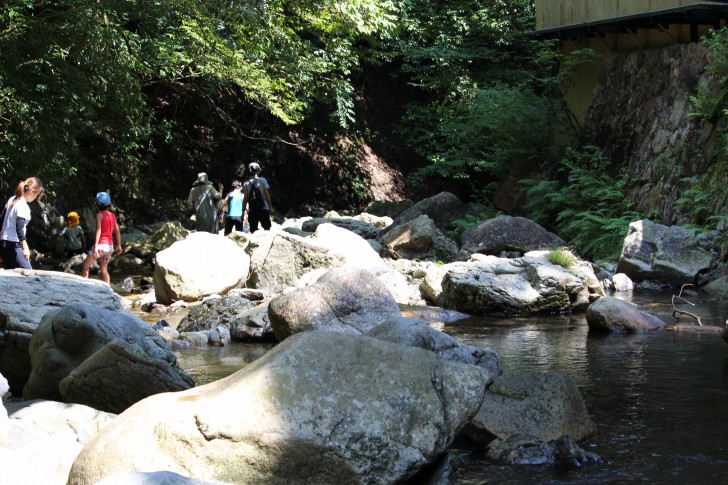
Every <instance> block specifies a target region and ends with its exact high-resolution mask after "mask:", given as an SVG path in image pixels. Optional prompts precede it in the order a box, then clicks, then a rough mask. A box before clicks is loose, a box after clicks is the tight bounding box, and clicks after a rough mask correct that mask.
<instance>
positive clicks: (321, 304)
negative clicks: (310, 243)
mask: <svg viewBox="0 0 728 485" xmlns="http://www.w3.org/2000/svg"><path fill="white" fill-rule="evenodd" d="M400 315H401V313H400V311H399V307H398V306H397V303H396V302H395V301H394V298H392V295H391V294H390V293H389V291H388V290H387V288H386V286H385V285H384V284H383V283H382V282H381V281H379V279H377V277H376V276H375V275H374V274H372V273H370V272H369V271H366V270H362V269H357V268H348V267H344V268H336V269H333V270H331V271H329V272H328V273H326V274H324V275H323V276H322V277H320V278H319V279H318V281H317V282H316V283H315V284H313V285H311V286H308V287H305V288H299V289H297V290H294V291H291V292H289V293H285V294H283V295H280V296H278V297H276V298H274V299H273V300H271V302H270V305H269V306H268V316H269V318H270V322H271V326H272V327H273V332H274V333H275V336H276V338H277V339H278V341H283V340H284V339H286V338H287V337H290V336H291V335H293V334H295V333H299V332H306V331H311V330H330V331H335V332H342V333H354V334H361V333H364V332H366V331H368V330H370V329H372V328H374V327H376V326H377V325H379V324H380V323H382V322H384V321H385V320H386V319H387V318H390V317H392V316H400Z"/></svg>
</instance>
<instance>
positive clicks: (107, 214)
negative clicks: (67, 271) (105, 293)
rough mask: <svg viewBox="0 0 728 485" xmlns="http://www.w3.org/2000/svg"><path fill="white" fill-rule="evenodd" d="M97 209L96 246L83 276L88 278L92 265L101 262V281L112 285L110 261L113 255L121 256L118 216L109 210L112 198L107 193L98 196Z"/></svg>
mask: <svg viewBox="0 0 728 485" xmlns="http://www.w3.org/2000/svg"><path fill="white" fill-rule="evenodd" d="M96 207H97V208H98V210H99V212H98V214H96V239H95V241H94V246H93V248H91V249H90V250H89V252H88V255H87V256H86V259H85V260H84V262H83V269H82V270H81V275H82V276H83V277H84V278H88V273H89V269H90V268H91V264H92V263H93V262H94V261H96V260H98V261H99V272H100V273H101V279H103V280H104V281H105V282H106V284H107V285H108V284H109V283H111V277H110V276H109V269H108V267H109V261H110V260H111V254H112V253H114V252H116V254H121V230H120V229H119V224H118V223H117V222H116V216H115V215H114V213H113V212H111V211H110V210H109V209H110V208H111V196H110V195H109V194H108V193H106V192H99V193H98V194H96ZM114 237H116V246H114Z"/></svg>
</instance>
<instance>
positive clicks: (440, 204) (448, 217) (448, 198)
mask: <svg viewBox="0 0 728 485" xmlns="http://www.w3.org/2000/svg"><path fill="white" fill-rule="evenodd" d="M464 212H465V204H463V201H461V200H460V199H459V198H458V197H457V196H456V195H455V194H451V193H450V192H440V193H439V194H437V195H433V196H432V197H428V198H427V199H423V200H421V201H419V202H417V203H416V204H415V205H413V206H412V207H410V208H409V209H406V210H405V211H403V212H402V213H401V214H399V215H398V216H397V217H395V218H394V221H393V222H392V225H391V226H389V227H388V228H387V229H385V231H383V233H382V234H381V235H384V233H386V232H389V231H390V230H392V229H393V228H394V227H396V226H398V225H400V224H404V223H405V222H409V221H413V220H415V219H417V218H418V217H420V216H421V215H426V216H428V217H429V218H430V219H432V220H433V221H434V222H435V225H436V226H437V227H438V228H440V230H442V231H445V230H447V229H448V226H449V225H450V224H451V223H452V221H453V220H455V219H458V218H459V217H462V215H463V213H464ZM381 235H380V237H381Z"/></svg>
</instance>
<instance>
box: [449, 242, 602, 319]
mask: <svg viewBox="0 0 728 485" xmlns="http://www.w3.org/2000/svg"><path fill="white" fill-rule="evenodd" d="M603 295H604V291H603V290H602V288H601V286H600V285H599V281H598V280H597V279H596V276H594V271H593V270H592V269H591V266H590V265H589V264H588V263H586V262H583V261H581V262H580V261H576V260H575V261H574V263H573V264H572V265H571V266H570V267H569V268H564V267H562V266H559V265H556V264H553V263H551V262H549V259H548V252H547V251H532V252H530V253H526V255H525V256H523V257H521V258H514V259H509V258H497V257H495V256H483V255H478V254H476V255H473V259H471V261H469V262H463V263H453V264H451V265H449V267H448V270H447V272H446V273H445V276H444V277H443V280H442V296H441V299H442V301H443V304H444V306H446V307H448V308H452V309H455V310H458V311H461V312H465V313H470V314H475V315H493V316H505V315H529V314H538V313H569V312H574V311H584V310H586V308H587V306H588V305H589V303H590V302H592V301H595V300H596V299H598V298H600V297H601V296H603Z"/></svg>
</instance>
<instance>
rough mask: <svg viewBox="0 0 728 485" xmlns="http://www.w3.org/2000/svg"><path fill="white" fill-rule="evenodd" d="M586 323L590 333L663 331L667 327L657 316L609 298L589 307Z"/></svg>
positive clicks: (628, 303)
mask: <svg viewBox="0 0 728 485" xmlns="http://www.w3.org/2000/svg"><path fill="white" fill-rule="evenodd" d="M586 323H587V324H588V325H589V331H590V332H628V333H638V332H645V331H648V330H661V329H663V328H665V325H666V324H665V322H663V321H662V320H660V319H659V318H658V317H656V316H655V315H652V314H651V313H647V312H646V311H643V310H640V309H639V308H637V307H636V306H635V305H634V304H632V303H630V302H627V301H624V300H620V299H618V298H613V297H609V296H608V297H605V298H601V299H599V300H598V301H596V302H594V303H592V304H591V305H589V308H587V310H586Z"/></svg>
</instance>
